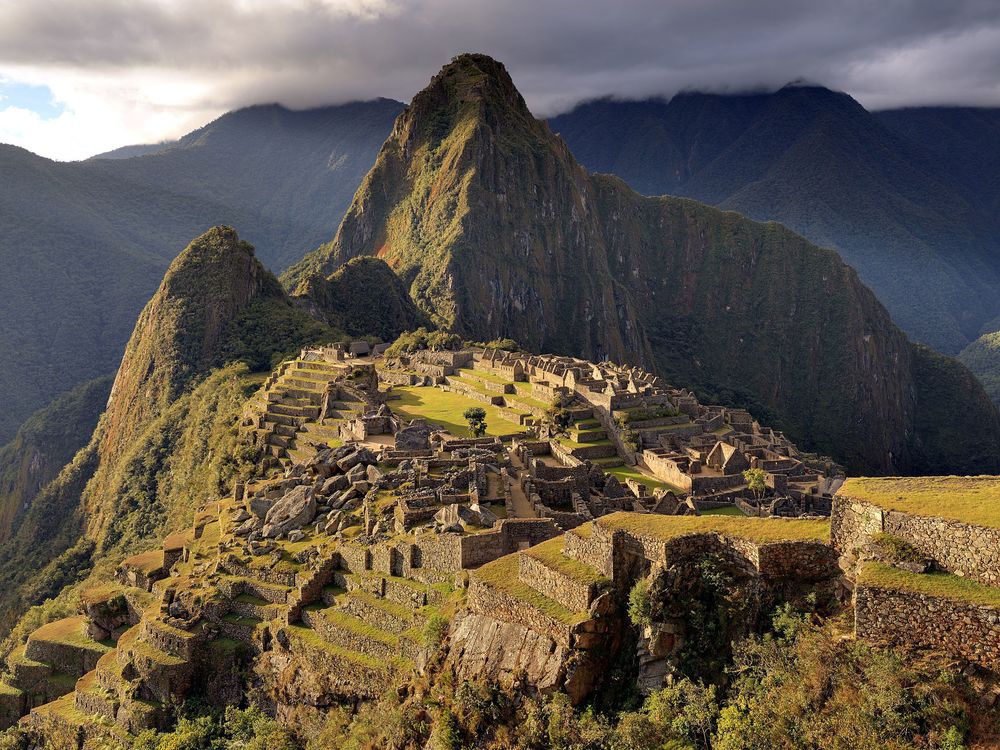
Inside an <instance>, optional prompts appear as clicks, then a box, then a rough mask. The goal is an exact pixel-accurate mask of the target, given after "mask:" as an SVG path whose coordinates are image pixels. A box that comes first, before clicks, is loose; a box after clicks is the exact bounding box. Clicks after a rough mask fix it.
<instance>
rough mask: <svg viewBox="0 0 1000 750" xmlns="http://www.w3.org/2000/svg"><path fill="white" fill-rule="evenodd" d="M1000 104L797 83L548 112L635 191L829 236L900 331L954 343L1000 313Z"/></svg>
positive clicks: (588, 155) (587, 154)
mask: <svg viewBox="0 0 1000 750" xmlns="http://www.w3.org/2000/svg"><path fill="white" fill-rule="evenodd" d="M998 111H1000V110H973V109H962V108H938V109H935V110H933V112H931V111H929V110H924V109H910V110H898V111H893V112H884V113H870V112H867V111H866V110H865V109H864V108H863V107H862V106H861V105H860V104H858V103H857V102H856V101H854V100H853V99H852V98H851V97H849V96H848V95H846V94H842V93H837V92H834V91H830V90H828V89H825V88H822V87H817V86H802V85H796V86H787V87H784V88H782V89H780V90H778V91H776V92H773V93H754V94H742V95H723V94H703V93H683V94H678V95H677V96H675V97H673V98H672V99H670V100H669V101H667V100H658V99H654V100H646V101H612V100H598V101H593V102H588V103H585V104H581V105H579V106H577V107H576V108H574V109H573V110H572V111H570V112H568V113H566V114H563V115H560V116H558V117H555V118H552V119H551V120H550V125H551V126H552V128H553V130H555V131H556V132H558V133H559V134H560V135H561V136H562V137H563V138H564V139H565V140H566V142H567V143H568V144H569V147H570V149H571V150H572V151H573V153H574V154H575V155H576V156H577V157H578V158H579V159H580V161H581V162H582V163H583V164H584V165H585V166H587V167H588V168H589V169H592V170H594V171H598V172H608V173H612V174H616V175H618V176H619V177H622V178H623V179H624V180H625V181H626V182H628V183H629V184H630V185H631V186H632V187H634V188H635V189H637V190H639V191H640V192H642V193H644V194H647V195H660V194H671V195H682V196H688V197H692V198H696V199H698V200H701V201H704V202H706V203H710V204H713V205H717V206H719V207H720V208H726V209H732V210H735V211H739V212H740V213H743V214H745V215H747V216H750V217H751V218H754V219H758V220H776V221H780V222H782V223H783V224H785V225H786V226H789V227H790V228H792V229H794V230H795V231H797V232H799V233H800V234H802V235H803V236H805V237H806V238H807V239H809V240H811V241H812V242H814V243H816V244H818V245H821V246H823V247H831V248H833V249H835V250H837V251H838V252H840V253H841V255H842V256H843V257H844V259H845V260H846V261H847V262H848V263H850V264H851V265H852V266H854V267H855V268H857V270H858V272H859V274H860V275H861V278H862V280H863V281H865V282H866V283H867V284H868V285H869V286H871V288H872V289H873V290H874V291H875V293H876V294H877V295H878V297H879V299H880V300H881V301H882V302H883V303H884V304H885V305H886V306H887V307H888V309H889V311H890V313H891V314H892V315H893V319H894V320H895V321H896V322H897V323H898V324H899V325H900V326H901V327H902V328H903V329H904V330H906V331H907V332H908V333H909V334H910V335H911V336H913V337H914V338H915V339H916V340H917V341H921V342H924V343H926V344H929V345H930V346H933V347H934V348H936V349H938V350H939V351H942V352H945V353H949V354H955V353H957V352H958V351H959V350H960V349H961V348H962V347H964V346H965V345H966V344H967V343H968V342H969V341H971V340H972V339H975V338H976V337H977V336H978V335H979V334H980V333H981V332H982V327H983V326H984V325H985V324H986V323H987V321H990V320H992V319H993V318H995V317H996V316H997V315H998V313H1000V286H998V282H1000V233H998V232H997V231H996V229H997V226H998V225H997V223H996V211H995V207H996V200H997V199H996V195H997V193H998V191H997V188H996V184H997V178H996V174H997V172H996V170H992V165H997V164H1000V146H998V145H997V144H998V143H1000V139H997V138H996V137H995V134H996V133H997V132H998V131H997V130H996V121H997V119H998V117H997V112H998ZM990 127H992V128H993V130H992V131H990ZM990 132H992V133H993V134H994V135H993V136H992V137H991V136H990V135H988V134H989V133H990ZM954 150H958V151H960V152H961V158H955V156H954V154H953V153H952V152H953V151H954ZM991 170H992V171H991ZM986 176H989V178H991V179H992V182H993V187H991V188H990V189H989V190H982V189H981V186H982V185H983V183H984V180H985V178H986Z"/></svg>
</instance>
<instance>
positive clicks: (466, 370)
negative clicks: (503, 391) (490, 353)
mask: <svg viewBox="0 0 1000 750" xmlns="http://www.w3.org/2000/svg"><path fill="white" fill-rule="evenodd" d="M458 374H459V375H462V376H466V375H468V376H471V377H473V378H481V379H482V380H488V381H490V382H491V383H497V384H498V385H513V384H514V381H513V380H507V378H504V377H501V376H500V375H497V374H496V373H492V372H487V371H486V370H476V369H474V368H470V367H459V368H458Z"/></svg>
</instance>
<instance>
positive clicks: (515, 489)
mask: <svg viewBox="0 0 1000 750" xmlns="http://www.w3.org/2000/svg"><path fill="white" fill-rule="evenodd" d="M509 455H510V462H511V464H512V465H513V466H514V469H515V470H516V471H517V473H518V476H520V474H521V472H522V471H524V464H523V463H521V459H520V458H519V457H518V455H517V452H516V451H510V452H509ZM504 480H505V481H506V482H507V483H508V484H509V485H510V499H511V504H512V505H513V506H514V517H515V518H535V515H536V514H535V509H534V508H533V507H532V506H531V501H530V500H528V496H527V495H525V494H524V490H523V489H522V488H521V483H520V482H519V481H518V480H516V479H511V478H510V476H509V475H507V473H506V472H505V473H504Z"/></svg>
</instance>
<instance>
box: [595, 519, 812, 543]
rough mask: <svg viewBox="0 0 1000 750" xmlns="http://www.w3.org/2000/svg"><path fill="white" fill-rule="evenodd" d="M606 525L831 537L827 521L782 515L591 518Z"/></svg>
mask: <svg viewBox="0 0 1000 750" xmlns="http://www.w3.org/2000/svg"><path fill="white" fill-rule="evenodd" d="M594 523H596V524H597V525H598V526H601V527H603V528H607V529H623V530H625V531H630V532H632V533H633V534H636V535H638V536H647V537H653V538H655V539H662V540H663V541H668V540H670V539H673V538H674V537H678V536H681V535H683V534H706V533H712V532H715V533H718V534H725V535H728V536H733V537H738V538H741V539H749V540H751V541H755V542H781V541H818V542H828V541H829V540H830V522H829V521H828V520H825V519H824V520H822V521H816V520H805V519H781V518H749V517H744V518H731V517H727V516H660V515H655V514H648V513H612V514H611V515H608V516H603V517H602V518H599V519H597V520H596V521H594Z"/></svg>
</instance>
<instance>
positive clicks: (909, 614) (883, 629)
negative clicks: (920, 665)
mask: <svg viewBox="0 0 1000 750" xmlns="http://www.w3.org/2000/svg"><path fill="white" fill-rule="evenodd" d="M854 600H855V601H854V628H855V633H856V634H857V636H858V637H859V638H864V639H865V640H869V641H873V642H876V643H885V644H895V645H904V646H917V647H924V648H933V649H940V650H942V651H945V652H947V653H949V654H951V655H953V656H955V657H959V658H962V659H967V660H968V661H970V662H973V663H975V664H978V665H980V666H982V667H985V668H986V669H989V670H991V671H993V672H998V671H1000V610H998V609H996V608H993V607H986V606H980V605H976V604H970V603H964V602H958V601H954V600H951V599H944V598H941V597H933V596H927V595H925V594H917V593H912V592H908V591H894V590H889V589H884V588H880V587H875V586H867V585H859V586H858V587H857V588H856V589H855V594H854Z"/></svg>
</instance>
